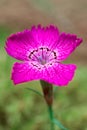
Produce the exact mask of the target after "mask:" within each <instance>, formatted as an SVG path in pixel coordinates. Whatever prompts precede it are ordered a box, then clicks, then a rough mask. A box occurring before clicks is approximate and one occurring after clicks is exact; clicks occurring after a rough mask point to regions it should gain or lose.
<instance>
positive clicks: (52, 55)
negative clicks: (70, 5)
mask: <svg viewBox="0 0 87 130" xmlns="http://www.w3.org/2000/svg"><path fill="white" fill-rule="evenodd" d="M56 58H57V54H56V52H55V51H51V50H50V49H49V48H46V47H41V48H38V49H36V50H33V51H32V52H31V53H30V54H29V59H31V60H32V61H37V62H38V63H39V64H41V65H45V64H47V63H49V62H50V61H52V60H54V59H56Z"/></svg>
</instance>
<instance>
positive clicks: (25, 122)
mask: <svg viewBox="0 0 87 130" xmlns="http://www.w3.org/2000/svg"><path fill="white" fill-rule="evenodd" d="M10 33H12V30H10V29H8V28H3V27H0V130H49V126H50V124H49V117H48V113H47V107H46V104H45V101H44V99H43V98H42V97H40V96H39V95H37V94H35V93H33V92H32V91H28V90H27V89H26V88H27V87H29V88H33V89H35V90H37V91H39V92H41V87H40V84H39V81H34V82H30V83H25V84H20V85H17V86H14V85H13V83H12V81H11V80H10V74H11V68H12V64H13V63H14V62H15V61H16V60H15V59H12V58H11V57H9V56H7V54H6V52H5V50H4V45H5V40H6V37H7V36H8V35H9V34H10ZM86 80H87V69H86V67H84V66H79V67H78V69H77V72H76V75H75V78H74V80H73V81H72V82H71V83H70V84H69V86H68V87H60V88H59V87H58V88H56V91H55V94H54V112H55V117H56V118H57V119H59V120H60V121H61V122H62V123H63V124H64V125H65V127H67V128H69V130H87V82H86ZM55 127H56V126H55ZM55 130H58V127H56V129H55Z"/></svg>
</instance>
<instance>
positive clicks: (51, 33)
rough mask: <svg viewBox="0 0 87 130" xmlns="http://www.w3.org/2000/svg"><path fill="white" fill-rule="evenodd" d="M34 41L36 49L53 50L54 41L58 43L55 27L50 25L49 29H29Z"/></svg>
mask: <svg viewBox="0 0 87 130" xmlns="http://www.w3.org/2000/svg"><path fill="white" fill-rule="evenodd" d="M31 32H32V35H33V37H34V39H35V41H36V42H37V43H38V45H37V47H42V46H44V47H48V48H49V49H51V48H53V46H54V44H55V43H56V41H58V37H59V31H58V29H57V27H55V26H53V25H50V26H49V27H46V28H45V27H41V26H40V25H38V27H35V26H33V27H32V29H31Z"/></svg>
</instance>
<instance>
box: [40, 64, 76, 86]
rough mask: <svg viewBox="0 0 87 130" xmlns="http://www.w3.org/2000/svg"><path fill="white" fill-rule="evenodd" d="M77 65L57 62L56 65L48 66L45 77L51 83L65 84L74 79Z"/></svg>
mask: <svg viewBox="0 0 87 130" xmlns="http://www.w3.org/2000/svg"><path fill="white" fill-rule="evenodd" d="M75 70H76V66H75V65H73V64H68V65H64V64H60V63H55V65H54V66H48V67H47V68H46V69H45V71H44V73H43V79H42V80H45V81H47V82H49V83H51V84H54V85H57V86H58V85H59V86H65V85H67V84H68V83H69V81H71V80H72V78H73V76H74V73H75Z"/></svg>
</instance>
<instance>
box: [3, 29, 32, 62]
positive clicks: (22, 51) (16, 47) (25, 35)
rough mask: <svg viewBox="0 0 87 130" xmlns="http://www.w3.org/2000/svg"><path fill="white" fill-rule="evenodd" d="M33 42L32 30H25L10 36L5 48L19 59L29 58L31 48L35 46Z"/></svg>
mask: <svg viewBox="0 0 87 130" xmlns="http://www.w3.org/2000/svg"><path fill="white" fill-rule="evenodd" d="M33 43H34V40H33V37H32V36H31V33H30V31H29V30H25V31H23V32H18V33H16V34H12V35H11V36H10V37H8V39H7V41H6V47H5V49H6V51H7V53H8V54H9V55H10V56H12V57H14V58H16V59H18V60H28V53H29V50H30V49H32V48H34V47H33Z"/></svg>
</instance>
